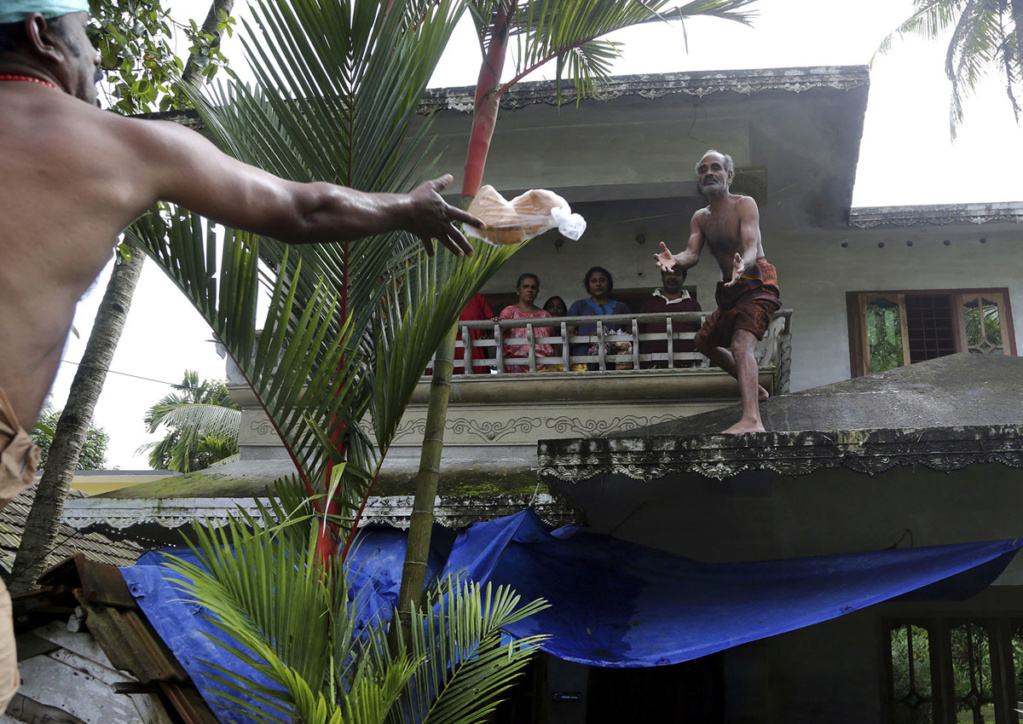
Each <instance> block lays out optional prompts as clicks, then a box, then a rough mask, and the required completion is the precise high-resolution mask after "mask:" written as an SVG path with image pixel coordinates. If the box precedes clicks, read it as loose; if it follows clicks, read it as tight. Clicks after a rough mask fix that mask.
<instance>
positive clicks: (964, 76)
mask: <svg viewBox="0 0 1023 724" xmlns="http://www.w3.org/2000/svg"><path fill="white" fill-rule="evenodd" d="M914 5H915V10H914V11H913V14H912V15H910V17H909V18H907V19H906V20H905V21H903V22H902V24H900V25H899V27H898V28H896V29H895V30H894V31H893V32H892V33H890V34H889V35H888V36H886V37H885V38H884V39H883V40H882V41H881V44H880V45H879V46H878V49H877V53H881V54H883V53H888V52H890V51H891V49H892V47H893V41H894V39H895V38H896V37H902V36H904V35H907V34H916V35H919V36H921V37H923V38H925V39H929V40H932V39H934V38H937V37H939V36H940V35H942V34H943V33H945V32H946V31H947V30H948V29H949V28H952V29H953V30H952V36H951V39H950V40H949V44H948V49H947V51H946V53H945V75H946V76H948V79H949V80H950V81H951V82H952V92H951V97H950V101H949V131H950V134H951V136H952V138H953V139H955V137H956V131H957V130H958V128H959V126H960V125H961V124H962V121H963V117H964V116H963V114H964V102H965V100H966V98H967V97H968V96H969V95H970V94H971V93H972V92H973V91H974V89H975V88H976V86H977V83H978V82H979V81H980V79H981V78H982V77H983V75H984V73H985V71H987V70H988V69H989V68H990V67H992V66H996V67H998V69H999V71H1000V72H1001V73H1003V74H1004V76H1005V87H1006V91H1007V93H1008V96H1009V100H1010V102H1011V103H1012V108H1013V113H1014V114H1015V116H1016V120H1017V122H1018V121H1019V117H1020V110H1021V109H1020V105H1019V100H1018V98H1019V95H1020V94H1021V93H1023V29H1021V28H1020V27H1019V26H1018V23H1017V20H1018V19H1019V18H1018V17H1017V16H1018V13H1019V11H1018V10H1015V11H1014V9H1013V6H1014V5H1015V3H1007V2H1005V0H915V3H914ZM875 57H876V54H875ZM873 62H874V59H873V58H872V59H871V64H873Z"/></svg>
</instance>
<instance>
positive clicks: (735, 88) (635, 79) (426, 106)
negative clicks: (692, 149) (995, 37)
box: [419, 66, 870, 113]
mask: <svg viewBox="0 0 1023 724" xmlns="http://www.w3.org/2000/svg"><path fill="white" fill-rule="evenodd" d="M869 83H870V78H869V75H868V72H867V68H866V66H825V67H818V68H768V69H758V70H732V71H707V72H700V73H652V74H646V75H625V76H618V77H615V78H612V79H611V80H610V82H609V83H608V84H607V85H605V86H603V87H601V88H600V89H599V92H598V93H597V94H595V95H594V97H595V98H596V99H597V100H602V101H609V100H615V99H617V98H622V97H627V96H637V97H640V98H646V99H650V100H653V99H657V98H662V97H664V96H668V95H689V96H695V97H697V98H704V97H706V96H709V95H712V94H714V93H736V94H739V95H746V96H749V95H753V94H755V93H763V92H767V91H784V92H788V93H802V92H804V91H808V90H813V89H817V88H830V89H834V90H839V91H849V90H853V89H855V88H860V87H864V86H867V85H869ZM475 90H476V89H475V87H472V86H467V87H465V88H443V89H435V90H428V91H427V92H426V94H424V96H423V99H422V101H421V102H420V104H419V111H420V112H421V113H429V112H432V111H435V110H446V111H455V112H461V113H471V112H472V110H473V104H474V94H475ZM576 98H577V94H576V91H575V88H574V87H573V86H572V85H571V84H564V83H563V84H562V87H561V93H560V103H561V104H562V105H567V104H571V103H574V102H575V101H576ZM558 103H559V93H558V84H557V83H556V82H555V81H534V82H528V83H519V84H518V85H516V86H515V87H513V88H511V89H510V90H508V91H507V92H506V93H505V94H504V95H503V96H501V108H504V109H507V110H518V109H520V108H525V107H526V106H530V105H536V104H544V105H557V104H558Z"/></svg>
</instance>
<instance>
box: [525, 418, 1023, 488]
mask: <svg viewBox="0 0 1023 724" xmlns="http://www.w3.org/2000/svg"><path fill="white" fill-rule="evenodd" d="M538 457H539V463H540V475H541V476H543V477H544V478H545V479H547V480H548V481H550V480H560V481H563V482H568V483H581V482H583V481H586V480H590V479H592V478H596V477H599V476H601V475H625V476H628V477H630V478H634V479H636V480H644V481H652V480H658V479H660V478H663V477H665V476H667V475H678V474H690V473H696V474H698V475H703V476H704V477H708V478H713V479H715V480H725V479H727V478H731V477H734V476H736V475H738V474H740V473H743V472H746V471H750V470H768V471H771V472H774V473H778V474H779V475H791V476H793V477H796V476H800V475H808V474H810V473H812V472H814V471H815V470H819V469H822V468H824V469H826V468H838V467H844V468H848V469H850V470H853V471H855V472H857V473H863V474H866V475H877V474H879V473H883V472H885V471H887V470H891V469H892V468H895V467H899V466H908V465H923V466H925V467H927V468H931V469H932V470H940V471H944V472H951V471H953V470H961V469H962V468H965V467H966V466H968V465H973V464H978V463H1001V464H1003V465H1005V466H1007V467H1012V468H1023V425H991V426H969V427H944V428H929V429H875V430H841V431H829V432H817V431H813V432H765V433H751V434H745V435H690V436H685V437H662V436H657V437H623V438H593V439H585V440H579V439H574V440H541V441H540V443H539V445H538Z"/></svg>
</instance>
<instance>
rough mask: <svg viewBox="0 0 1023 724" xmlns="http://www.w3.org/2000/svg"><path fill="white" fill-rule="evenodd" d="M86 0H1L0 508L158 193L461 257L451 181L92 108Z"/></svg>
mask: <svg viewBox="0 0 1023 724" xmlns="http://www.w3.org/2000/svg"><path fill="white" fill-rule="evenodd" d="M88 9H89V3H88V0H0V258H2V259H3V262H2V263H0V508H2V507H3V506H4V505H5V504H6V503H8V502H10V500H11V499H12V498H14V496H16V495H17V494H18V493H19V492H20V491H21V490H23V489H24V488H26V487H28V486H29V485H31V484H32V481H33V477H34V475H35V464H36V461H37V459H38V456H39V453H38V450H35V449H33V447H32V442H31V439H30V438H29V436H28V433H27V432H26V430H31V429H32V427H33V426H34V425H35V422H36V416H37V415H38V414H39V409H40V407H41V406H42V404H43V400H44V398H45V397H46V394H47V392H48V391H49V389H50V385H51V384H52V382H53V378H54V376H55V375H56V372H57V367H58V365H59V363H60V355H61V351H62V350H63V348H64V342H65V339H66V338H67V333H68V330H69V329H70V327H71V320H72V318H73V316H74V313H75V305H76V304H77V303H78V299H79V297H81V296H82V294H83V293H84V292H85V291H86V290H87V289H88V288H89V286H90V285H91V284H92V282H93V280H94V279H95V278H96V276H97V275H98V274H99V273H100V271H101V270H102V269H103V267H104V266H105V265H106V263H107V262H108V261H109V260H110V258H111V255H112V250H113V246H114V243H115V241H116V239H117V235H118V234H119V233H120V232H121V230H122V229H124V227H126V226H127V225H128V224H130V223H131V222H132V221H133V220H134V219H135V218H136V217H138V216H139V215H140V214H142V213H143V212H144V211H146V209H148V208H149V207H150V206H152V205H153V204H154V203H155V202H156V201H158V200H166V201H170V202H173V203H175V204H179V205H181V206H184V207H186V208H188V209H191V210H192V211H195V212H197V213H199V214H202V215H203V216H206V217H207V218H209V219H212V220H214V221H217V222H219V223H222V224H224V225H227V226H231V227H234V228H239V229H245V230H248V231H251V232H254V233H257V234H262V235H265V236H270V237H274V238H278V239H281V240H283V241H287V242H291V243H311V242H329V241H339V240H344V239H355V238H359V237H364V236H372V235H374V234H379V233H383V232H387V231H395V230H404V231H408V232H410V233H412V234H415V235H416V236H418V237H420V238H421V239H422V240H423V243H424V244H425V245H426V249H427V252H428V253H433V242H434V240H435V239H436V240H439V241H440V242H441V243H442V244H444V245H445V246H447V247H448V248H449V249H451V251H453V252H454V253H456V254H458V255H462V254H471V253H472V246H471V245H470V244H468V243H467V242H466V240H465V238H464V237H463V236H462V234H461V233H460V232H459V231H458V230H457V227H456V226H455V224H461V223H463V222H465V223H468V224H470V225H473V226H478V227H482V226H484V224H483V223H482V222H480V221H479V220H478V219H476V218H475V217H474V216H472V215H470V214H467V213H466V212H464V211H462V210H461V209H458V208H455V207H453V206H450V205H449V204H447V203H445V202H444V200H443V199H442V198H441V196H440V193H439V192H440V191H442V190H443V189H444V187H445V186H447V185H448V183H450V181H451V178H450V177H442V178H439V179H435V180H433V181H428V182H426V183H424V184H422V185H421V186H419V187H418V188H417V189H415V190H414V191H412V193H410V194H370V193H363V192H360V191H355V190H353V189H349V188H345V187H342V186H335V185H333V184H328V183H311V184H303V183H296V182H293V181H286V180H284V179H281V178H278V177H276V176H273V175H271V174H269V173H265V172H264V171H261V170H259V169H257V168H254V167H252V166H248V165H246V164H243V163H241V162H239V161H237V160H235V159H233V158H231V157H229V156H227V155H225V154H223V153H221V152H220V151H219V150H218V149H217V148H216V147H215V146H214V145H213V144H211V143H210V142H209V141H207V140H206V139H205V138H203V137H202V136H200V135H199V134H198V133H195V132H193V131H190V130H187V129H185V128H183V127H182V126H179V125H177V124H175V123H167V122H160V121H143V120H137V119H131V118H124V117H122V116H118V115H115V114H113V113H109V112H106V111H102V110H100V109H99V108H97V107H96V106H95V101H96V87H95V84H96V81H97V80H98V78H99V71H98V66H99V53H97V52H96V50H95V49H94V48H93V47H92V46H91V44H90V43H89V40H88V38H87V36H86V33H85V28H86V23H87V21H88ZM10 611H11V603H10V597H9V596H8V595H7V591H6V589H5V588H4V587H3V584H2V582H0V713H2V712H3V711H4V709H5V708H6V706H7V703H8V702H9V701H10V699H11V697H12V696H13V695H14V693H15V690H16V689H17V682H18V669H17V664H16V660H15V654H14V640H13V630H12V626H11V613H10Z"/></svg>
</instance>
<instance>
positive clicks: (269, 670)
mask: <svg viewBox="0 0 1023 724" xmlns="http://www.w3.org/2000/svg"><path fill="white" fill-rule="evenodd" d="M320 521H321V517H320V515H319V513H318V511H317V510H316V506H315V505H314V504H313V501H312V500H310V498H309V497H308V496H307V495H306V494H305V491H304V490H303V489H302V487H301V485H299V484H297V481H292V482H291V483H290V484H288V483H279V484H278V486H277V495H276V497H275V499H272V501H271V503H270V505H269V507H264V508H261V509H260V511H259V514H258V515H257V516H255V517H252V516H248V515H245V514H242V515H241V516H240V517H238V518H236V519H234V520H231V521H230V522H229V523H228V524H227V525H225V526H224V527H222V528H216V529H211V528H207V527H205V526H202V525H199V524H195V525H194V526H193V530H194V534H195V535H194V539H195V541H196V543H195V544H194V545H192V544H190V545H192V548H193V551H194V552H195V553H196V556H197V558H198V560H199V563H200V564H201V565H200V566H196V565H192V564H189V563H187V562H185V561H183V560H180V559H178V560H177V561H175V562H173V563H172V567H174V568H176V569H177V570H178V571H179V572H181V573H182V574H184V576H185V579H186V583H185V584H184V588H185V591H186V595H189V596H190V597H192V598H194V599H195V600H197V601H199V602H201V603H202V605H203V607H204V608H206V609H207V610H209V612H210V614H212V618H211V620H212V621H213V622H214V623H215V625H217V626H218V627H219V628H220V629H221V630H222V631H224V632H225V634H226V635H227V636H228V637H230V639H231V643H228V644H225V648H227V649H228V650H229V651H231V652H232V653H233V654H234V655H235V656H236V657H237V658H238V660H239V661H240V662H241V663H242V666H233V665H228V666H221V667H217V668H218V671H219V675H218V676H216V677H215V678H216V679H217V680H218V681H219V682H220V683H221V684H223V685H225V686H226V687H227V688H228V689H229V690H233V691H235V692H238V694H237V695H232V700H227V699H226V698H225V704H226V705H227V706H229V707H231V708H233V709H235V710H236V711H237V712H238V713H240V714H242V715H245V716H248V717H251V718H252V719H254V720H256V721H259V722H281V723H282V724H284V723H287V722H294V721H302V722H305V724H326V723H327V722H330V723H331V724H341V723H342V722H344V723H349V722H351V723H352V724H356V723H358V724H363V723H366V724H369V723H371V722H379V723H380V724H384V723H387V724H391V723H393V724H398V723H399V722H419V721H422V722H426V721H436V722H451V723H454V722H483V721H486V720H487V716H488V715H489V713H490V712H491V711H492V710H493V709H494V707H495V706H496V705H497V702H498V701H499V695H500V694H501V692H502V691H504V690H505V689H506V688H507V686H508V685H509V684H510V682H511V680H512V679H514V678H515V677H516V676H517V675H518V674H519V672H520V671H521V670H522V668H523V667H524V666H525V665H526V663H527V662H528V660H529V657H530V655H531V654H532V652H533V650H534V649H535V648H536V646H537V645H538V644H539V643H540V642H541V641H542V640H543V639H544V638H545V637H543V636H534V637H529V638H525V639H519V640H510V641H509V640H506V639H505V637H504V635H503V634H502V633H501V631H502V629H503V628H504V627H506V626H508V625H510V624H512V623H514V622H516V621H519V620H521V619H523V618H525V617H527V616H530V615H532V614H533V613H535V612H537V611H540V610H543V609H544V608H546V607H547V605H546V604H545V603H544V602H543V601H534V602H533V603H529V604H525V605H520V600H519V597H518V596H516V595H515V594H514V593H513V592H512V591H510V590H509V589H507V588H503V587H492V586H490V585H487V586H480V585H477V584H474V583H471V582H468V581H460V580H457V579H447V580H443V581H440V582H438V584H437V585H436V586H434V587H433V588H431V589H430V591H429V592H428V593H427V594H426V596H425V598H424V600H423V601H422V605H421V606H420V607H419V608H418V609H417V611H416V613H415V617H414V625H413V626H412V631H413V633H412V635H411V636H409V637H408V638H405V639H403V638H401V635H400V633H398V632H397V631H396V632H395V633H396V635H397V641H394V639H392V638H390V637H389V630H390V621H389V618H388V617H387V616H386V615H385V616H384V617H383V618H379V617H370V616H369V615H366V614H365V607H366V605H367V600H366V598H365V596H366V594H368V593H371V590H354V589H352V588H350V583H349V581H350V580H351V571H350V570H349V569H348V567H347V566H344V567H335V566H332V565H324V563H323V561H322V560H321V559H320V558H319V557H318V555H317V553H316V551H317V547H316V541H317V537H318V529H319V527H320V525H321V522H320ZM364 565H372V564H370V563H366V564H364ZM368 578H371V576H365V579H368ZM365 579H364V580H365ZM373 588H374V586H373V585H372V584H370V585H369V589H373ZM266 591H273V592H274V595H272V596H271V595H266ZM266 680H269V681H272V682H274V684H275V685H276V686H273V687H267V686H266V684H265V682H266Z"/></svg>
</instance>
